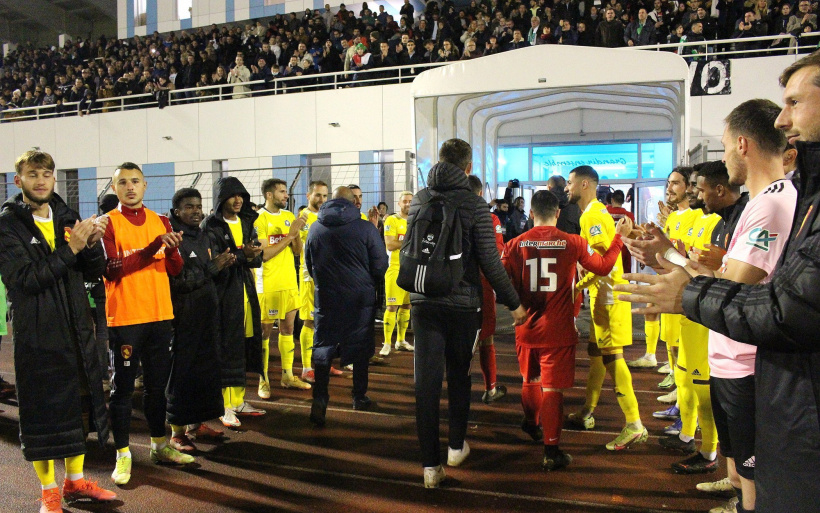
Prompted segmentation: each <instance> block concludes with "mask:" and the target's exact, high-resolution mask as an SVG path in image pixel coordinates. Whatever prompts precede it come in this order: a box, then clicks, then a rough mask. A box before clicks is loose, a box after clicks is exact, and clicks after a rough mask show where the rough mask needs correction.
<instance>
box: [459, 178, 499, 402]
mask: <svg viewBox="0 0 820 513" xmlns="http://www.w3.org/2000/svg"><path fill="white" fill-rule="evenodd" d="M467 179H468V181H469V182H470V189H472V191H473V192H474V193H475V194H476V195H477V196H481V191H482V184H481V179H480V178H479V177H477V176H476V175H469V176H468V177H467ZM490 217H492V219H493V233H495V246H496V248H497V249H498V254H499V255H500V254H501V251H502V250H503V249H504V236H503V234H502V232H501V221H499V220H498V217H497V216H496V215H495V214H493V213H490ZM481 291H482V294H483V297H482V298H481V331H480V332H479V333H478V356H479V362H480V363H481V375H482V376H483V377H484V395H483V396H481V400H482V401H483V402H485V403H487V404H490V403H494V402H496V401H498V400H499V399H501V398H502V397H504V396H505V395H507V387H505V386H504V385H499V384H498V383H497V382H496V381H497V377H498V375H497V373H496V366H495V345H494V344H493V342H494V340H493V335H495V291H494V290H493V287H492V285H490V282H488V281H487V278H485V277H484V273H481ZM473 353H475V349H473Z"/></svg>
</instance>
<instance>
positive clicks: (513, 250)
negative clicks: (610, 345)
mask: <svg viewBox="0 0 820 513" xmlns="http://www.w3.org/2000/svg"><path fill="white" fill-rule="evenodd" d="M622 246H623V242H622V241H621V236H620V235H618V234H615V236H614V239H613V240H612V244H611V245H610V246H609V248H608V249H607V251H606V253H604V255H603V256H602V255H599V254H598V253H596V252H595V251H594V250H593V249H592V248H591V247H590V246H589V244H587V242H586V241H585V240H584V239H583V238H581V237H580V236H578V235H572V234H569V233H564V232H562V231H561V230H559V229H558V228H556V227H554V226H536V227H535V228H533V229H532V230H529V231H528V232H526V233H524V234H522V235H519V236H518V237H516V238H514V239H512V240H511V241H509V242H507V244H506V245H505V246H504V253H503V254H502V256H501V260H502V262H503V263H504V267H505V268H506V269H507V274H509V275H510V278H511V279H512V283H513V286H514V287H515V290H517V291H518V295H519V297H520V298H521V304H522V305H524V308H526V309H527V320H526V322H525V323H524V324H522V325H521V326H517V327H516V328H515V342H516V344H517V345H521V346H523V347H564V346H571V345H574V344H576V343H577V342H578V333H577V332H576V331H575V322H574V315H573V314H574V313H575V311H574V310H575V308H574V302H573V300H572V289H573V287H574V279H575V264H577V263H578V262H580V263H581V265H583V266H584V268H585V269H587V270H589V271H591V272H593V273H595V274H598V275H607V274H609V272H610V271H611V270H612V267H613V266H614V265H615V263H616V262H617V261H618V258H619V256H620V254H621V247H622Z"/></svg>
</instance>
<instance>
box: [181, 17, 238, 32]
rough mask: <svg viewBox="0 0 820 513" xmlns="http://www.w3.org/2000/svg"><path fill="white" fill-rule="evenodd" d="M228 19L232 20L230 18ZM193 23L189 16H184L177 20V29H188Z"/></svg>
mask: <svg viewBox="0 0 820 513" xmlns="http://www.w3.org/2000/svg"><path fill="white" fill-rule="evenodd" d="M230 21H233V20H230ZM193 23H194V21H193V19H191V18H185V19H183V20H179V29H180V30H189V29H190V28H191V27H193Z"/></svg>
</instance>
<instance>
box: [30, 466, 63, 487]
mask: <svg viewBox="0 0 820 513" xmlns="http://www.w3.org/2000/svg"><path fill="white" fill-rule="evenodd" d="M32 464H34V471H35V472H37V477H38V478H39V479H40V485H41V486H42V487H43V489H46V488H55V487H56V486H57V483H56V481H55V479H54V460H42V461H32Z"/></svg>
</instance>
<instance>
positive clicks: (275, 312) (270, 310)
mask: <svg viewBox="0 0 820 513" xmlns="http://www.w3.org/2000/svg"><path fill="white" fill-rule="evenodd" d="M277 315H279V310H274V309H273V308H268V317H275V316H277Z"/></svg>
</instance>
